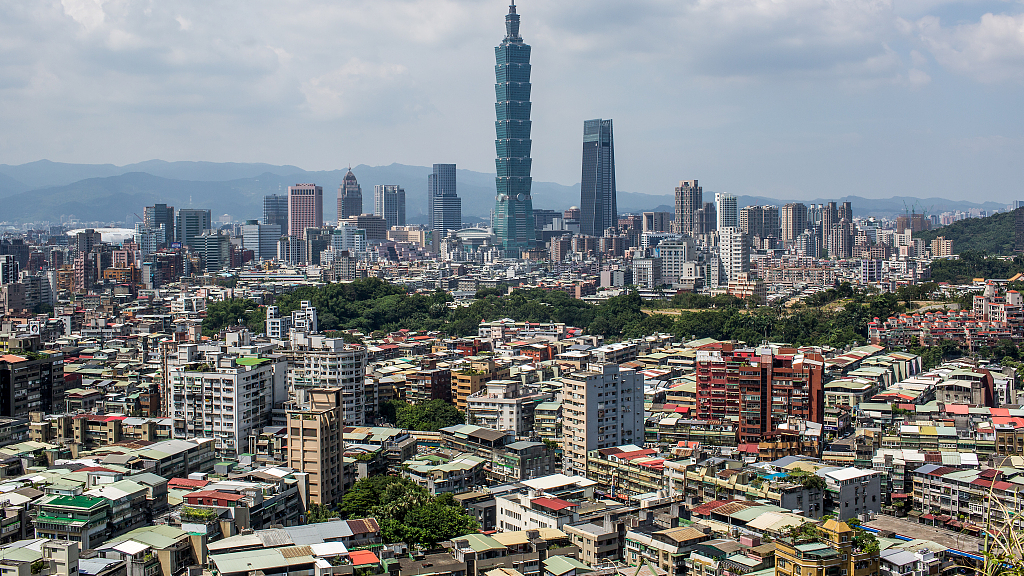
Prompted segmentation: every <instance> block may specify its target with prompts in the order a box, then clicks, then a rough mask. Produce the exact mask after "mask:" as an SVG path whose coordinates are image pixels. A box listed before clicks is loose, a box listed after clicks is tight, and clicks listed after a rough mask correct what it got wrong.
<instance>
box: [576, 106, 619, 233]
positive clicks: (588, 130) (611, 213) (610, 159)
mask: <svg viewBox="0 0 1024 576" xmlns="http://www.w3.org/2000/svg"><path fill="white" fill-rule="evenodd" d="M617 220H618V205H617V203H616V199H615V141H614V139H613V134H612V121H611V120H602V119H597V120H587V121H586V122H584V123H583V175H582V176H581V180H580V233H581V234H587V235H590V236H602V235H603V234H604V231H605V230H607V229H608V228H612V227H614V226H615V225H616V224H617Z"/></svg>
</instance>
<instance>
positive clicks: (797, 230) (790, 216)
mask: <svg viewBox="0 0 1024 576" xmlns="http://www.w3.org/2000/svg"><path fill="white" fill-rule="evenodd" d="M779 224H780V226H781V228H782V241H783V242H784V243H786V244H787V245H788V244H791V243H792V242H793V241H794V240H796V238H797V236H799V235H800V234H801V233H803V231H804V230H805V229H806V228H807V206H805V205H803V204H801V203H799V202H790V203H789V204H786V205H785V206H783V207H782V210H781V211H780V212H779Z"/></svg>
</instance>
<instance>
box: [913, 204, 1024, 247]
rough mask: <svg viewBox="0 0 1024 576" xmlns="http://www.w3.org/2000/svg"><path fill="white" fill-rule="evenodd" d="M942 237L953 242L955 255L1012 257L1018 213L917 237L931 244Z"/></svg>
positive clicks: (972, 220) (963, 222)
mask: <svg viewBox="0 0 1024 576" xmlns="http://www.w3.org/2000/svg"><path fill="white" fill-rule="evenodd" d="M1018 210H1024V208H1018ZM938 236H945V237H946V240H952V241H953V252H954V253H955V254H962V253H964V252H967V251H971V252H984V253H987V254H990V255H993V256H1010V255H1012V254H1013V247H1014V212H1000V213H998V214H993V215H992V216H989V217H987V218H968V219H966V220H960V221H959V222H954V223H952V224H950V225H948V226H943V227H941V228H936V229H934V230H928V231H927V232H918V233H917V234H914V238H920V239H921V240H924V241H925V242H929V243H930V242H931V241H932V240H934V239H935V238H936V237H938Z"/></svg>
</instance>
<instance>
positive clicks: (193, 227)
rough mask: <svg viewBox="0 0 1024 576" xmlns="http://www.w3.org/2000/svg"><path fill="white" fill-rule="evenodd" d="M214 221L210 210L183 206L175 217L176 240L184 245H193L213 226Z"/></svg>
mask: <svg viewBox="0 0 1024 576" xmlns="http://www.w3.org/2000/svg"><path fill="white" fill-rule="evenodd" d="M212 223H213V220H212V219H211V217H210V211H209V210H201V209H198V208H182V209H181V210H178V215H177V216H176V217H175V223H174V236H175V240H176V241H177V242H181V245H182V246H193V245H195V244H196V239H197V238H199V236H200V235H201V234H202V233H203V232H205V231H206V230H209V229H210V228H211V227H212V225H213V224H212Z"/></svg>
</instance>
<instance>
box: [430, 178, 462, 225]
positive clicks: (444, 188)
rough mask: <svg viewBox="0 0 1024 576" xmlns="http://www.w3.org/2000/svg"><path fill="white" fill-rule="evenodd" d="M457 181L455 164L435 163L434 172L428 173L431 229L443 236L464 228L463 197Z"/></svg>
mask: <svg viewBox="0 0 1024 576" xmlns="http://www.w3.org/2000/svg"><path fill="white" fill-rule="evenodd" d="M455 183H456V179H455V164H434V172H433V173H432V174H429V175H427V204H428V205H427V216H428V217H429V218H430V229H431V230H437V233H438V236H439V237H441V238H444V237H445V236H447V235H448V231H449V230H459V229H461V228H462V198H459V196H458V194H457V193H456V186H455Z"/></svg>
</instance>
